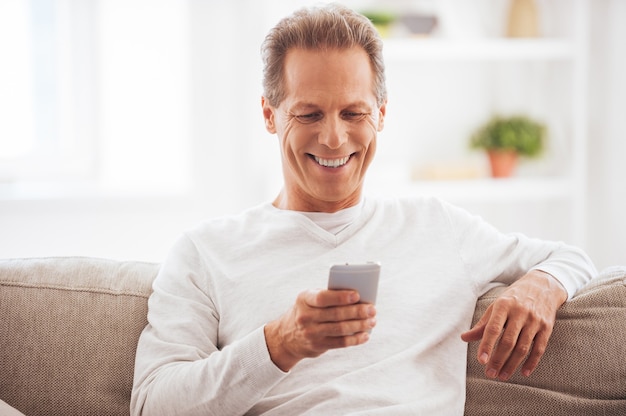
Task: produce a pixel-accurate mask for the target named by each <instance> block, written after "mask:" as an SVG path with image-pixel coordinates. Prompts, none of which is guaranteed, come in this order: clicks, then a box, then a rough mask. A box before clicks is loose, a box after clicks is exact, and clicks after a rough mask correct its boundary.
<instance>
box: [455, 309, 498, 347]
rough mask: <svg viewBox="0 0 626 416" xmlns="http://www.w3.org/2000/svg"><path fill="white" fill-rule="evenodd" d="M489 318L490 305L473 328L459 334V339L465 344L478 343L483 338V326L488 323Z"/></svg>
mask: <svg viewBox="0 0 626 416" xmlns="http://www.w3.org/2000/svg"><path fill="white" fill-rule="evenodd" d="M490 316H491V305H490V306H489V307H488V308H487V310H486V311H485V313H484V314H483V316H482V317H481V318H480V319H479V320H478V322H476V324H474V326H473V327H472V328H471V329H470V330H468V331H465V332H463V333H462V334H461V339H462V340H463V341H465V342H473V341H478V340H479V339H481V338H482V337H483V333H484V332H485V326H486V325H487V322H489V317H490Z"/></svg>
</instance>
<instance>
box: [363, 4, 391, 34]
mask: <svg viewBox="0 0 626 416" xmlns="http://www.w3.org/2000/svg"><path fill="white" fill-rule="evenodd" d="M361 14H362V15H363V16H365V17H367V18H368V19H369V20H371V21H372V24H373V25H374V27H375V28H376V29H377V30H378V33H379V34H380V36H381V37H383V38H386V37H388V36H389V28H390V27H391V25H392V24H393V23H394V22H395V21H396V19H397V16H396V15H395V14H394V13H393V12H391V11H388V10H366V11H363V12H361Z"/></svg>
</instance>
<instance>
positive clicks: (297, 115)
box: [263, 47, 386, 212]
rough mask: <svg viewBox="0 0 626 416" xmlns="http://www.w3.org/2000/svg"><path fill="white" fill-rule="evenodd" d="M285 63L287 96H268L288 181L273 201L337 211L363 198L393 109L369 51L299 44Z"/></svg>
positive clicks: (268, 120) (268, 116) (268, 117)
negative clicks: (378, 86) (380, 93)
mask: <svg viewBox="0 0 626 416" xmlns="http://www.w3.org/2000/svg"><path fill="white" fill-rule="evenodd" d="M284 69H285V71H284V73H285V79H284V87H285V91H286V94H285V98H284V99H283V101H282V102H281V103H280V104H279V105H278V107H272V106H271V105H270V104H269V103H268V102H267V100H265V98H263V115H264V117H265V125H266V128H267V130H268V131H269V132H270V133H276V134H277V136H278V139H279V142H280V147H281V156H282V165H283V176H284V180H285V184H284V189H283V191H282V192H281V194H280V195H279V197H278V198H277V200H276V201H275V202H274V205H276V206H277V207H279V208H282V209H291V210H296V211H320V212H334V211H337V210H339V209H342V208H346V207H350V206H353V205H355V204H357V203H358V202H359V199H360V197H361V190H362V187H363V180H364V178H365V172H366V171H367V168H368V166H369V164H370V163H371V161H372V158H373V157H374V153H375V150H376V135H377V133H378V132H379V131H381V130H382V128H383V120H384V115H385V109H386V107H385V104H383V105H382V106H380V107H379V106H378V105H377V103H376V96H375V95H374V89H373V85H374V84H373V82H374V80H373V73H372V69H371V67H370V62H369V58H368V56H367V54H366V52H365V51H364V50H363V49H362V48H361V47H354V48H351V49H344V50H335V49H331V50H327V51H311V50H303V49H292V50H290V51H289V52H288V53H287V56H286V59H285V68H284Z"/></svg>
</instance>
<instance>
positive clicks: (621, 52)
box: [587, 0, 626, 268]
mask: <svg viewBox="0 0 626 416" xmlns="http://www.w3.org/2000/svg"><path fill="white" fill-rule="evenodd" d="M593 5H594V8H593V10H592V11H593V13H592V20H591V23H592V28H591V59H590V60H591V67H590V85H589V87H590V90H589V103H590V105H589V112H590V114H589V222H588V225H589V232H588V236H589V241H588V243H587V246H588V252H589V254H590V255H591V256H592V258H593V259H594V261H595V262H596V265H597V266H598V268H603V267H606V266H609V265H614V264H626V161H625V160H626V159H625V157H626V44H625V43H624V39H626V2H624V1H622V0H602V1H594V2H593Z"/></svg>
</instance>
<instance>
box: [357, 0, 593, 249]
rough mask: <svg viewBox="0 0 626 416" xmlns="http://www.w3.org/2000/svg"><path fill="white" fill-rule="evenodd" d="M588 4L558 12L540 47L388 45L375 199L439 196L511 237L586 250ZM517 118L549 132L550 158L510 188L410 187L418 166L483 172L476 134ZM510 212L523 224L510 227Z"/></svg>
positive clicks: (432, 183)
mask: <svg viewBox="0 0 626 416" xmlns="http://www.w3.org/2000/svg"><path fill="white" fill-rule="evenodd" d="M588 2H589V0H576V1H571V2H556V4H551V7H555V8H556V12H555V9H552V10H551V12H552V16H551V17H552V18H553V21H550V22H545V23H547V24H548V25H550V24H553V25H555V26H559V28H558V29H554V30H550V35H549V36H545V37H540V38H532V39H518V38H515V39H513V38H504V37H473V38H467V39H465V38H461V39H460V38H445V37H443V38H442V37H433V38H390V39H386V40H385V49H384V54H385V60H386V65H387V76H388V87H389V94H390V102H389V104H388V117H387V119H388V120H387V121H388V122H387V123H386V127H385V130H386V131H385V132H383V134H381V138H380V141H381V143H380V144H379V156H377V157H378V160H377V161H375V165H373V170H374V171H375V173H374V174H373V175H372V174H370V178H369V180H368V183H367V187H368V189H369V190H370V191H373V192H375V193H379V194H389V195H391V194H393V195H434V196H438V197H441V198H444V199H446V200H449V201H451V202H454V203H457V204H459V205H461V206H466V207H471V209H472V211H473V212H476V213H477V214H480V215H482V216H483V217H486V218H487V219H488V220H490V221H491V220H493V221H491V222H494V223H495V225H496V226H498V227H499V228H501V229H503V230H505V231H522V232H526V231H528V230H532V232H529V233H530V234H533V235H534V236H537V237H542V238H550V239H559V240H561V239H562V240H566V241H568V242H572V243H574V244H579V245H584V241H585V227H586V224H585V215H586V208H585V204H586V192H585V189H586V181H587V174H586V168H587V167H586V157H585V155H586V151H587V147H586V146H587V137H586V121H585V120H586V112H587V104H586V101H587V100H586V88H587V84H586V75H587V73H586V71H587V59H588V58H587V40H588V33H587V32H588V27H587V18H588V9H589V4H588ZM542 4H543V3H542ZM540 12H541V10H540ZM555 19H559V22H556V20H555ZM557 23H558V24H557ZM563 28H565V29H563ZM392 106H393V107H392ZM513 112H515V113H526V114H530V115H532V116H533V117H535V118H539V119H541V120H543V121H544V122H545V123H546V124H547V125H548V131H549V135H550V145H551V148H550V149H549V151H548V152H547V154H546V155H545V157H544V158H543V159H542V160H540V161H539V162H533V163H534V164H529V166H527V168H526V172H520V174H519V175H518V176H516V177H514V178H511V179H504V180H502V179H498V180H494V179H490V178H487V177H480V178H477V179H476V178H474V179H455V180H415V179H414V178H412V175H411V172H412V171H415V168H416V166H419V164H420V163H421V164H423V163H426V162H429V163H437V162H438V161H440V162H442V163H449V162H450V160H462V161H463V160H468V159H472V158H473V162H474V163H480V162H476V159H477V158H478V157H479V156H477V155H475V154H471V152H469V150H468V149H467V141H468V139H469V136H470V135H471V132H472V131H473V129H474V128H475V127H476V126H478V125H479V124H482V122H484V121H485V120H486V119H487V118H488V117H489V116H490V115H492V114H494V113H513ZM394 115H395V118H394V119H393V120H392V117H393V116H394ZM388 142H391V144H390V145H386V143H388ZM445 148H447V149H449V150H451V152H452V154H453V155H452V156H449V158H450V159H446V157H447V156H444V155H443V151H444V149H445ZM377 163H378V166H376V164H377ZM503 210H510V211H512V212H515V213H516V214H513V215H512V216H509V217H507V218H505V219H502V216H501V212H502V211H503ZM527 212H534V213H535V214H536V215H530V216H528V215H525V213H527ZM543 230H549V231H546V232H545V233H544V232H543Z"/></svg>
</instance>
